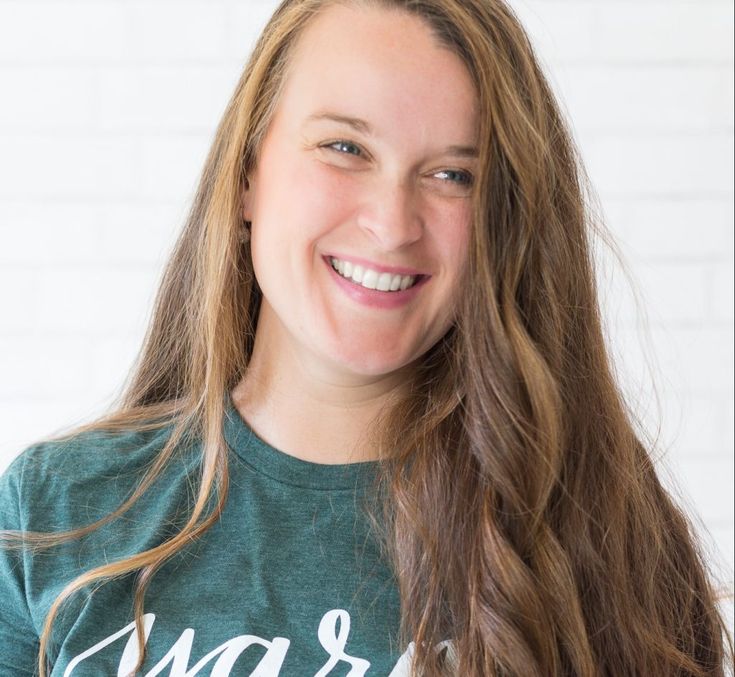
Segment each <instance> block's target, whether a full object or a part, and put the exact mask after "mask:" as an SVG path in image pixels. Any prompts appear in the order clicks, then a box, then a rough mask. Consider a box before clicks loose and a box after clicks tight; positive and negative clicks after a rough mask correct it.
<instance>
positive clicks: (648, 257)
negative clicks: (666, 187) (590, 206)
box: [605, 197, 735, 263]
mask: <svg viewBox="0 0 735 677" xmlns="http://www.w3.org/2000/svg"><path fill="white" fill-rule="evenodd" d="M605 212H606V215H607V217H608V225H609V226H610V228H611V229H612V230H613V231H614V232H615V234H616V236H617V240H618V241H619V243H620V244H621V245H622V246H623V247H624V248H625V251H626V252H627V253H628V255H629V256H630V258H631V259H632V261H633V262H636V263H637V262H638V261H669V262H673V261H692V262H693V261H707V262H713V261H725V260H731V259H732V251H733V230H734V229H733V219H734V218H735V216H734V214H733V201H732V198H712V199H675V200H673V199H672V200H666V199H663V198H651V199H641V200H631V199H626V198H622V197H618V198H609V199H607V200H605Z"/></svg>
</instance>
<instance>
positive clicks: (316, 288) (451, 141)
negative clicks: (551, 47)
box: [232, 5, 477, 464]
mask: <svg viewBox="0 0 735 677" xmlns="http://www.w3.org/2000/svg"><path fill="white" fill-rule="evenodd" d="M324 111H329V112H332V113H337V114H339V115H343V116H351V117H353V118H360V119H362V120H365V121H367V122H368V123H369V125H370V126H371V128H372V131H371V133H366V132H364V131H360V130H356V129H354V128H353V127H351V126H349V125H347V124H345V123H343V122H336V121H332V120H318V121H307V118H309V117H310V116H311V115H313V114H315V113H322V112H324ZM476 129H477V98H476V94H475V89H474V86H473V83H472V80H471V78H470V74H469V72H468V71H467V69H466V67H465V65H464V64H463V62H462V61H461V59H460V58H459V57H458V56H457V55H455V54H454V53H453V52H451V51H449V50H448V49H446V48H444V47H443V46H441V45H440V44H439V43H438V42H437V40H436V38H435V37H434V36H433V34H432V33H431V31H430V28H429V27H428V25H427V24H426V23H425V22H424V21H423V20H421V19H420V18H418V17H416V16H413V15H411V14H408V13H406V12H403V11H399V10H388V9H384V8H364V7H362V8H361V7H357V6H349V5H347V6H345V5H333V6H331V7H329V8H328V9H326V10H324V11H323V12H322V13H321V14H320V15H319V16H317V18H316V19H315V20H314V21H312V22H311V24H310V25H309V26H308V27H307V28H306V29H305V31H304V33H303V34H302V36H301V37H300V39H299V41H298V43H297V45H296V46H295V51H294V53H293V57H292V60H291V62H290V66H289V71H288V74H287V77H286V81H285V87H284V90H283V94H282V98H281V100H280V101H279V103H278V106H277V110H276V113H275V115H274V118H273V120H272V122H271V124H270V127H269V130H268V133H267V134H266V136H265V138H264V141H263V144H262V146H261V149H260V152H259V156H258V162H257V167H256V168H255V171H254V172H252V173H251V174H250V175H249V176H248V183H247V186H246V188H245V189H244V193H243V212H242V213H243V218H244V219H245V220H247V221H251V222H252V229H251V233H252V235H251V242H250V246H251V250H252V256H253V264H254V268H255V274H256V278H257V280H258V283H259V285H260V287H261V289H262V291H263V302H262V307H261V311H260V314H259V317H258V325H257V330H256V340H255V348H254V353H253V356H252V361H251V363H250V368H249V371H248V373H247V375H246V376H245V377H244V378H243V380H242V381H241V382H240V383H239V384H238V385H237V386H236V387H235V388H234V390H233V392H232V397H233V401H234V403H235V406H236V408H237V409H238V411H239V413H240V415H241V416H242V417H243V419H244V420H246V421H247V422H248V424H249V425H250V426H251V427H252V428H253V430H254V431H255V432H256V434H258V436H259V437H261V438H262V439H264V440H265V441H266V442H268V443H269V444H271V445H272V446H274V447H276V448H277V449H279V450H281V451H283V452H285V453H288V454H291V455H293V456H296V457H298V458H301V459H303V460H307V461H311V462H315V463H326V464H332V463H352V462H358V461H365V460H375V459H376V458H378V452H377V444H376V442H375V440H374V439H371V438H370V437H369V436H368V435H367V430H368V425H369V423H370V421H372V420H373V418H374V417H375V415H376V414H377V413H378V412H379V411H380V410H381V408H382V407H384V406H389V405H390V403H391V401H392V400H393V398H394V397H395V396H396V394H397V393H399V392H400V390H401V388H402V387H405V384H406V382H407V378H408V376H409V375H410V373H411V370H412V369H413V368H414V365H415V364H416V361H417V360H418V359H419V358H420V357H421V355H423V354H424V353H425V352H426V351H427V350H428V349H429V348H430V347H431V346H433V345H434V344H435V343H436V342H437V341H438V340H439V339H440V338H441V337H442V336H443V335H444V334H445V333H446V332H447V330H448V329H449V328H450V327H451V324H452V309H453V308H455V307H456V295H457V289H458V281H459V278H460V275H461V271H462V269H463V266H464V265H465V262H466V259H467V249H468V242H469V236H470V221H471V181H472V174H474V173H475V171H476V162H477V160H476V158H472V157H465V156H459V155H457V154H456V153H452V154H450V153H448V152H447V148H448V147H449V146H463V147H474V146H476V143H477V138H476ZM338 141H341V142H344V143H337V144H336V145H335V142H338ZM328 144H332V145H331V147H326V146H327V145H328ZM345 144H346V145H345ZM326 254H333V255H342V256H341V258H347V259H349V258H350V257H359V258H362V259H367V260H368V261H370V262H374V263H376V264H382V265H386V266H403V267H408V268H411V269H415V270H418V271H421V272H422V273H424V274H426V275H429V276H430V278H429V279H428V281H427V282H426V283H425V284H423V286H422V287H421V289H420V290H417V291H418V292H419V293H418V294H417V295H416V296H415V297H414V298H413V299H412V300H411V301H410V302H409V303H407V304H404V305H402V306H401V307H398V308H390V309H386V308H375V307H370V306H367V305H364V304H361V303H359V302H357V301H355V300H354V299H353V298H351V297H350V296H349V295H347V294H345V291H344V290H343V289H342V288H341V287H340V285H338V284H337V283H336V282H335V280H334V279H333V278H332V272H331V270H330V269H329V267H328V265H327V264H326V263H325V261H324V260H323V256H324V255H326Z"/></svg>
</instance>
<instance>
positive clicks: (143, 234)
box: [97, 201, 186, 269]
mask: <svg viewBox="0 0 735 677" xmlns="http://www.w3.org/2000/svg"><path fill="white" fill-rule="evenodd" d="M180 202H183V201H180ZM185 217H186V212H185V209H184V206H183V205H182V204H178V203H166V204H148V203H138V204H135V203H133V204H130V203H124V202H123V203H115V204H109V205H108V204H106V205H104V207H102V209H101V210H100V218H99V222H98V230H99V233H100V242H99V246H98V249H97V260H98V261H106V262H109V263H112V264H139V265H144V266H146V267H153V268H156V269H161V268H162V267H163V265H164V263H165V262H166V260H167V259H168V255H169V253H170V252H171V250H172V248H173V245H174V243H175V241H176V238H177V236H178V234H179V231H180V230H181V229H182V228H183V226H184V220H185Z"/></svg>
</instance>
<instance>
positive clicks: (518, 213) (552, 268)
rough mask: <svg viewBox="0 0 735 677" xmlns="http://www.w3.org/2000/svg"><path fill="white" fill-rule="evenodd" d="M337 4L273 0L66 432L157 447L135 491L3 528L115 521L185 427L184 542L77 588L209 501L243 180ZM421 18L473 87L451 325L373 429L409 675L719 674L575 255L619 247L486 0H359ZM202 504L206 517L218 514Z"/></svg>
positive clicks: (697, 595)
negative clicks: (475, 170) (136, 345)
mask: <svg viewBox="0 0 735 677" xmlns="http://www.w3.org/2000/svg"><path fill="white" fill-rule="evenodd" d="M334 1H335V0H284V2H282V3H281V5H280V6H279V7H278V9H277V10H276V11H275V13H274V15H273V17H272V18H271V20H270V22H269V23H268V24H267V26H266V27H265V29H264V31H263V33H262V35H261V37H260V39H259V41H258V42H257V44H256V46H255V49H254V51H253V54H252V56H251V58H250V60H249V62H248V64H247V66H246V68H245V70H244V72H243V75H242V77H241V78H240V81H239V82H238V84H237V87H236V89H235V92H234V94H233V96H232V98H231V100H230V102H229V104H228V106H227V109H226V111H225V113H224V116H223V119H222V120H221V122H220V124H219V127H218V129H217V133H216V137H215V139H214V142H213V145H212V148H211V150H210V152H209V155H208V157H207V160H206V164H205V166H204V170H203V173H202V177H201V180H200V183H199V187H198V190H197V193H196V196H195V199H194V202H193V206H192V208H191V212H190V214H189V216H188V219H187V223H186V225H185V228H184V230H183V232H182V234H181V236H180V237H179V240H178V242H177V244H176V247H175V250H174V252H173V254H172V256H171V258H170V261H169V263H168V265H167V267H166V270H165V273H164V276H163V279H162V283H161V286H160V289H159V292H158V295H157V298H156V302H155V308H154V313H153V316H152V319H151V323H150V326H149V329H148V332H147V335H146V337H145V341H144V344H143V346H142V349H141V352H140V355H139V358H138V361H137V363H136V365H135V367H134V369H133V370H132V372H131V377H130V380H129V382H128V383H127V384H126V386H125V389H124V392H123V395H122V396H121V398H120V400H119V402H118V403H117V405H116V406H115V407H114V408H113V409H112V410H111V412H110V413H109V414H108V415H106V416H105V417H103V418H101V419H98V420H96V421H94V422H93V423H91V424H88V425H86V426H83V427H80V428H76V429H75V430H74V431H72V432H71V433H68V434H67V435H66V436H65V437H69V436H70V435H73V434H75V433H80V432H83V431H88V430H110V431H122V430H130V429H138V430H140V429H153V428H156V427H160V426H162V425H170V424H172V423H173V427H172V434H171V436H170V438H169V439H168V440H167V443H166V445H165V447H164V448H163V449H162V451H161V452H160V454H159V455H158V457H157V458H156V461H155V463H154V464H153V465H152V467H151V468H150V469H149V470H148V471H147V472H146V474H145V475H144V476H143V477H142V478H141V481H140V483H139V485H138V486H137V489H136V491H135V493H134V494H133V495H132V496H131V497H130V498H129V499H128V500H126V501H125V502H124V503H123V504H122V505H121V506H120V507H119V508H118V509H117V510H115V511H114V512H113V513H111V514H110V515H108V516H107V517H105V518H104V520H101V521H98V522H95V523H93V524H90V525H87V526H84V527H82V528H79V529H76V530H74V531H70V532H65V533H63V534H59V533H52V534H28V533H26V534H22V535H18V534H17V533H16V532H4V533H3V541H4V542H5V544H6V545H9V546H13V545H15V546H19V545H26V546H28V545H30V546H32V547H34V548H43V547H49V546H51V545H55V544H58V543H61V542H64V541H66V540H70V539H73V538H78V537H80V536H81V535H83V534H85V533H89V532H90V531H92V530H94V529H96V528H98V527H99V526H101V525H102V524H103V523H109V522H110V521H112V520H114V519H116V518H117V517H119V516H121V515H122V514H123V513H125V512H126V511H127V510H129V509H130V508H131V506H133V505H134V503H135V502H136V501H137V500H138V498H140V496H141V495H143V494H144V493H145V492H146V490H147V489H148V488H149V487H150V486H151V484H152V483H153V481H154V480H155V478H156V477H157V476H158V475H159V474H160V472H161V471H162V469H163V468H164V467H165V466H166V464H167V461H168V460H169V459H170V458H171V456H172V454H173V451H174V449H175V448H176V446H177V445H178V444H180V443H181V442H182V440H183V439H185V438H186V437H187V436H192V435H194V436H196V437H197V438H200V439H201V441H202V457H201V476H200V481H199V487H198V496H197V501H196V503H195V505H194V506H193V508H192V510H191V514H190V515H189V519H188V522H187V523H186V524H185V526H184V527H183V528H182V529H181V531H180V532H179V533H177V534H176V535H174V536H173V537H171V538H170V539H168V540H166V541H165V542H163V543H161V544H160V545H158V546H156V547H154V548H152V549H150V550H147V551H145V552H141V553H137V554H133V555H131V556H130V557H128V558H126V559H123V560H121V561H117V562H112V563H109V564H105V565H104V566H100V567H98V568H96V569H93V570H91V571H88V572H86V573H84V574H83V575H81V576H79V577H78V578H76V579H75V580H73V581H71V582H70V583H69V584H68V586H67V587H66V588H65V589H64V590H63V591H62V593H61V594H60V595H59V597H58V598H57V599H56V600H55V602H54V604H53V605H52V607H51V609H50V611H49V613H48V616H47V619H46V623H45V625H44V628H43V633H42V636H41V650H40V653H39V671H40V675H41V677H44V675H45V673H46V665H45V663H46V660H45V653H46V649H47V646H48V640H49V633H50V629H51V627H52V624H53V622H54V619H55V618H56V616H57V613H58V611H59V609H60V606H61V605H62V604H63V603H64V602H65V601H66V600H68V599H69V598H70V597H71V596H72V595H73V594H74V593H76V592H78V591H80V590H82V589H84V588H85V587H87V586H89V585H90V584H92V583H101V582H105V581H109V580H111V579H113V578H117V577H119V576H123V575H125V574H129V573H131V572H137V577H136V579H135V580H136V582H135V617H136V628H137V638H138V642H139V646H140V654H139V662H138V665H137V666H136V670H137V669H138V668H140V667H141V666H142V664H143V660H144V657H145V642H144V636H143V627H142V621H141V618H142V615H143V602H144V595H145V592H146V589H147V586H148V585H149V583H150V581H151V579H152V577H153V576H154V574H155V573H156V571H157V570H158V569H159V568H160V567H161V566H162V564H163V563H164V562H165V561H167V560H168V559H169V558H170V557H172V556H173V555H174V554H176V553H177V552H179V551H180V550H181V549H182V548H184V547H185V546H186V545H187V544H189V543H191V541H192V540H193V539H195V538H197V537H199V536H201V535H202V534H203V533H204V532H205V531H206V530H207V529H208V528H209V527H210V526H211V525H212V523H213V522H214V521H215V520H216V519H217V518H218V516H219V514H220V512H221V511H222V509H223V508H224V506H225V502H226V498H227V487H228V464H227V458H228V456H227V455H228V449H227V445H226V443H225V442H224V439H223V436H222V420H223V416H224V401H223V393H224V392H226V391H227V390H228V389H231V388H232V387H233V386H234V385H235V384H236V383H237V382H238V381H239V380H240V379H241V378H242V377H243V376H244V375H245V373H246V370H247V367H248V363H249V360H250V356H251V353H252V348H253V343H254V337H255V327H256V322H257V316H258V310H259V307H260V298H261V297H260V290H259V288H258V285H257V281H256V280H255V277H254V273H253V266H252V261H251V258H250V252H249V249H248V246H247V244H243V242H242V241H241V239H240V237H239V234H240V232H241V227H242V220H241V209H240V207H241V197H242V194H241V190H242V186H243V183H244V181H245V179H246V177H247V175H248V172H250V171H251V170H252V169H253V168H254V167H255V164H256V162H257V157H258V149H259V147H260V144H261V141H262V139H263V136H264V134H265V131H266V129H267V127H268V124H269V121H270V119H271V117H272V114H273V111H274V108H275V106H276V105H277V103H278V100H279V93H280V90H281V87H282V84H283V82H284V75H285V73H286V69H287V66H288V59H289V55H290V53H291V50H292V48H293V45H294V43H295V41H296V40H297V39H298V37H299V35H300V33H301V31H302V30H303V29H304V27H305V26H306V25H307V24H308V22H309V20H310V19H311V18H312V17H313V16H315V15H316V14H317V13H318V12H319V11H321V10H322V9H323V8H324V7H326V6H328V5H329V4H332V3H333V2H334ZM362 2H363V4H372V5H377V6H380V7H386V8H389V9H393V10H402V11H408V12H411V13H413V14H415V15H416V16H419V17H421V18H423V19H424V20H425V21H426V22H427V24H428V25H429V26H430V27H431V29H432V31H433V32H434V34H435V36H436V38H437V40H439V41H440V42H441V43H442V44H443V45H444V46H446V47H448V48H449V49H452V50H453V51H454V52H455V53H456V54H458V55H459V56H460V57H461V58H462V60H463V62H464V63H465V64H466V66H467V69H468V71H469V73H470V74H471V76H472V78H473V80H474V83H475V86H476V89H477V95H478V100H479V105H480V111H481V115H480V129H479V132H480V135H479V144H480V149H479V150H480V163H479V165H480V168H481V169H480V172H479V175H478V176H477V177H476V184H475V194H474V196H473V199H474V212H473V217H474V218H473V234H472V238H473V241H472V247H471V252H470V258H469V262H468V265H467V269H466V275H465V279H464V280H463V290H462V294H461V302H460V305H459V307H458V308H457V319H456V323H455V325H454V326H453V327H452V328H451V329H450V330H449V332H448V333H447V334H446V335H445V336H444V337H443V338H442V340H441V341H439V342H438V343H437V344H436V345H435V346H434V347H433V348H432V349H431V350H430V351H428V353H427V354H426V355H424V356H423V358H422V360H421V364H420V365H419V368H418V369H417V371H416V374H415V376H414V377H413V380H412V382H411V387H410V388H408V389H407V390H406V394H405V395H403V396H402V397H403V399H401V400H400V401H397V402H396V403H395V406H393V407H392V408H391V409H390V410H387V411H386V412H385V414H384V415H383V416H381V417H380V419H379V420H376V421H375V430H379V431H380V435H379V436H376V439H379V440H380V445H381V447H382V448H381V456H382V457H383V458H384V461H383V462H382V463H381V473H380V474H379V477H378V482H379V485H380V487H382V488H384V489H386V491H384V492H382V495H384V497H385V500H384V501H383V502H382V503H381V509H380V510H376V511H375V514H374V515H373V516H372V517H373V522H374V526H375V529H376V534H378V535H379V536H380V538H381V542H382V543H383V544H384V550H385V555H386V557H388V558H390V561H391V563H392V565H393V567H394V570H395V573H396V579H397V582H398V587H399V591H400V597H401V607H402V615H401V616H402V617H401V638H402V642H403V644H404V645H405V644H406V643H407V642H408V641H409V639H411V640H413V641H414V643H415V654H414V669H415V670H416V673H415V674H421V675H425V676H426V677H434V676H436V675H441V674H445V672H444V671H445V670H446V666H443V664H442V656H441V655H440V654H439V653H438V652H437V651H435V650H434V647H435V646H436V645H438V644H440V643H441V642H442V640H444V639H446V638H451V639H452V641H453V645H454V653H455V655H456V661H457V664H456V665H455V667H454V671H455V674H459V675H468V676H470V677H485V676H495V675H516V676H522V677H533V676H538V677H548V676H549V675H579V676H584V677H587V676H589V677H592V676H597V675H611V676H618V675H695V676H699V677H704V676H705V675H723V674H724V671H723V670H724V667H723V666H724V664H725V661H726V660H728V659H730V660H731V658H732V639H731V637H730V636H729V634H728V631H727V628H726V626H725V623H724V621H723V619H722V616H721V615H720V612H719V611H718V608H717V597H716V594H715V591H714V589H713V587H712V583H711V581H712V574H711V572H710V570H709V569H708V566H707V563H706V558H705V556H704V554H703V548H702V546H701V542H700V541H699V540H698V537H697V534H696V533H695V530H694V528H693V527H692V524H691V522H690V521H689V520H688V518H687V517H686V515H685V514H684V512H683V511H682V510H681V509H680V508H679V507H678V506H677V505H676V504H675V502H674V501H673V500H672V498H671V497H670V496H669V494H668V493H667V492H666V491H665V490H664V488H663V487H662V484H661V482H660V480H659V479H658V477H657V474H656V471H655V467H654V463H653V461H652V459H651V456H650V454H651V452H652V450H653V444H652V443H651V441H650V440H649V441H648V442H646V443H645V444H644V443H643V442H642V441H641V440H640V439H639V436H638V434H637V433H636V431H635V426H634V421H635V419H634V413H633V412H631V411H630V410H629V408H628V406H627V405H626V402H625V401H624V399H623V397H622V395H621V391H620V388H619V386H618V384H617V383H616V381H615V378H614V373H613V370H612V367H611V361H610V356H609V354H608V352H607V348H606V345H605V340H604V334H603V330H602V325H601V317H600V312H599V307H598V297H597V289H596V283H595V277H594V271H593V266H592V259H591V249H592V238H593V236H598V237H600V238H602V240H604V241H606V242H607V243H608V245H610V246H613V243H612V242H611V241H610V239H609V237H608V236H607V234H606V232H605V229H604V227H603V224H602V220H601V219H600V218H599V217H598V216H597V214H596V213H595V209H594V207H593V202H594V201H593V199H592V197H591V196H592V191H591V189H590V187H589V181H588V180H587V178H586V175H585V173H584V170H583V166H582V162H581V160H580V157H579V153H578V151H577V149H576V148H575V146H574V143H573V140H572V135H571V133H570V131H569V129H568V127H567V125H566V122H565V120H564V119H563V116H562V115H561V113H560V110H559V107H558V105H557V103H556V101H555V99H554V96H553V94H552V91H551V89H550V87H549V85H548V83H547V80H546V78H545V76H544V74H543V73H542V70H541V68H540V67H539V65H538V62H537V59H536V57H535V54H534V51H533V49H532V46H531V44H530V42H529V40H528V37H527V35H526V33H525V32H524V30H523V28H522V27H521V25H520V23H519V21H518V19H517V18H516V16H515V15H514V13H513V12H512V10H511V9H510V7H509V6H508V5H507V4H506V3H505V2H504V1H503V0H371V1H370V2H369V3H368V2H367V0H362ZM213 502H214V506H215V507H214V509H211V506H212V505H213Z"/></svg>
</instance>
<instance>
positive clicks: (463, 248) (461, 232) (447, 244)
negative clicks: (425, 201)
mask: <svg viewBox="0 0 735 677" xmlns="http://www.w3.org/2000/svg"><path fill="white" fill-rule="evenodd" d="M471 215H472V208H471V206H470V205H462V206H457V207H454V208H448V209H447V210H446V211H445V212H444V213H443V214H442V215H441V225H440V227H439V228H438V229H437V236H436V244H437V251H440V252H443V253H444V257H445V263H446V265H447V267H448V268H450V269H451V270H452V271H453V273H454V276H455V277H458V276H459V273H460V271H461V269H462V267H463V266H464V264H465V262H466V260H467V253H468V250H469V242H470V232H471V223H470V219H471V218H472V216H471Z"/></svg>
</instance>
